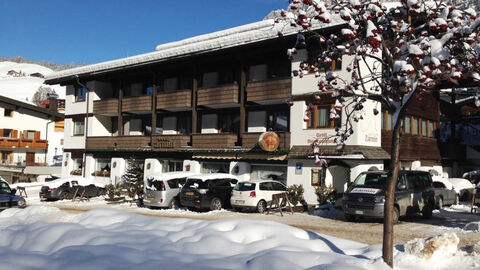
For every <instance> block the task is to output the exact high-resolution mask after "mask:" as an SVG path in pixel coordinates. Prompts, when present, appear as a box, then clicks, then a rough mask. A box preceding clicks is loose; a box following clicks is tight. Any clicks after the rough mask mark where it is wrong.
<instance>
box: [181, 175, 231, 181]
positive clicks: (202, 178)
mask: <svg viewBox="0 0 480 270" xmlns="http://www.w3.org/2000/svg"><path fill="white" fill-rule="evenodd" d="M222 178H233V179H237V177H236V176H235V175H233V174H229V173H206V174H198V175H193V176H190V177H188V179H198V180H202V181H206V180H211V179H222ZM237 180H238V179H237Z"/></svg>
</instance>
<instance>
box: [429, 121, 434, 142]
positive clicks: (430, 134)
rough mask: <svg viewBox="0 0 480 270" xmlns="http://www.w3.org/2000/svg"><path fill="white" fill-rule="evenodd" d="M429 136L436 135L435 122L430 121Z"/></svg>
mask: <svg viewBox="0 0 480 270" xmlns="http://www.w3.org/2000/svg"><path fill="white" fill-rule="evenodd" d="M428 136H429V137H432V138H433V137H435V122H433V121H428Z"/></svg>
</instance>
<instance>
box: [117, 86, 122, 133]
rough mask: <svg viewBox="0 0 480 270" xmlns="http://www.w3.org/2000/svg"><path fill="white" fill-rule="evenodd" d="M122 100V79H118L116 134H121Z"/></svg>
mask: <svg viewBox="0 0 480 270" xmlns="http://www.w3.org/2000/svg"><path fill="white" fill-rule="evenodd" d="M122 100H123V85H122V81H121V80H119V81H118V116H117V126H118V136H123V114H122Z"/></svg>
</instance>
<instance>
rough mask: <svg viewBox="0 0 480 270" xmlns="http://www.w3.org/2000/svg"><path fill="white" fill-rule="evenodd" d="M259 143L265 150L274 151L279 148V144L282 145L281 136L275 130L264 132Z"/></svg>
mask: <svg viewBox="0 0 480 270" xmlns="http://www.w3.org/2000/svg"><path fill="white" fill-rule="evenodd" d="M258 144H259V145H260V148H262V149H263V150H265V151H267V152H272V151H275V150H277V148H278V146H279V145H280V138H279V137H278V135H277V133H275V132H271V131H269V132H264V133H262V135H260V137H259V138H258Z"/></svg>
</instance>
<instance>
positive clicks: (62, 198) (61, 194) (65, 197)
mask: <svg viewBox="0 0 480 270" xmlns="http://www.w3.org/2000/svg"><path fill="white" fill-rule="evenodd" d="M59 197H60V200H67V199H68V193H67V192H62V193H60V196H59Z"/></svg>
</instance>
